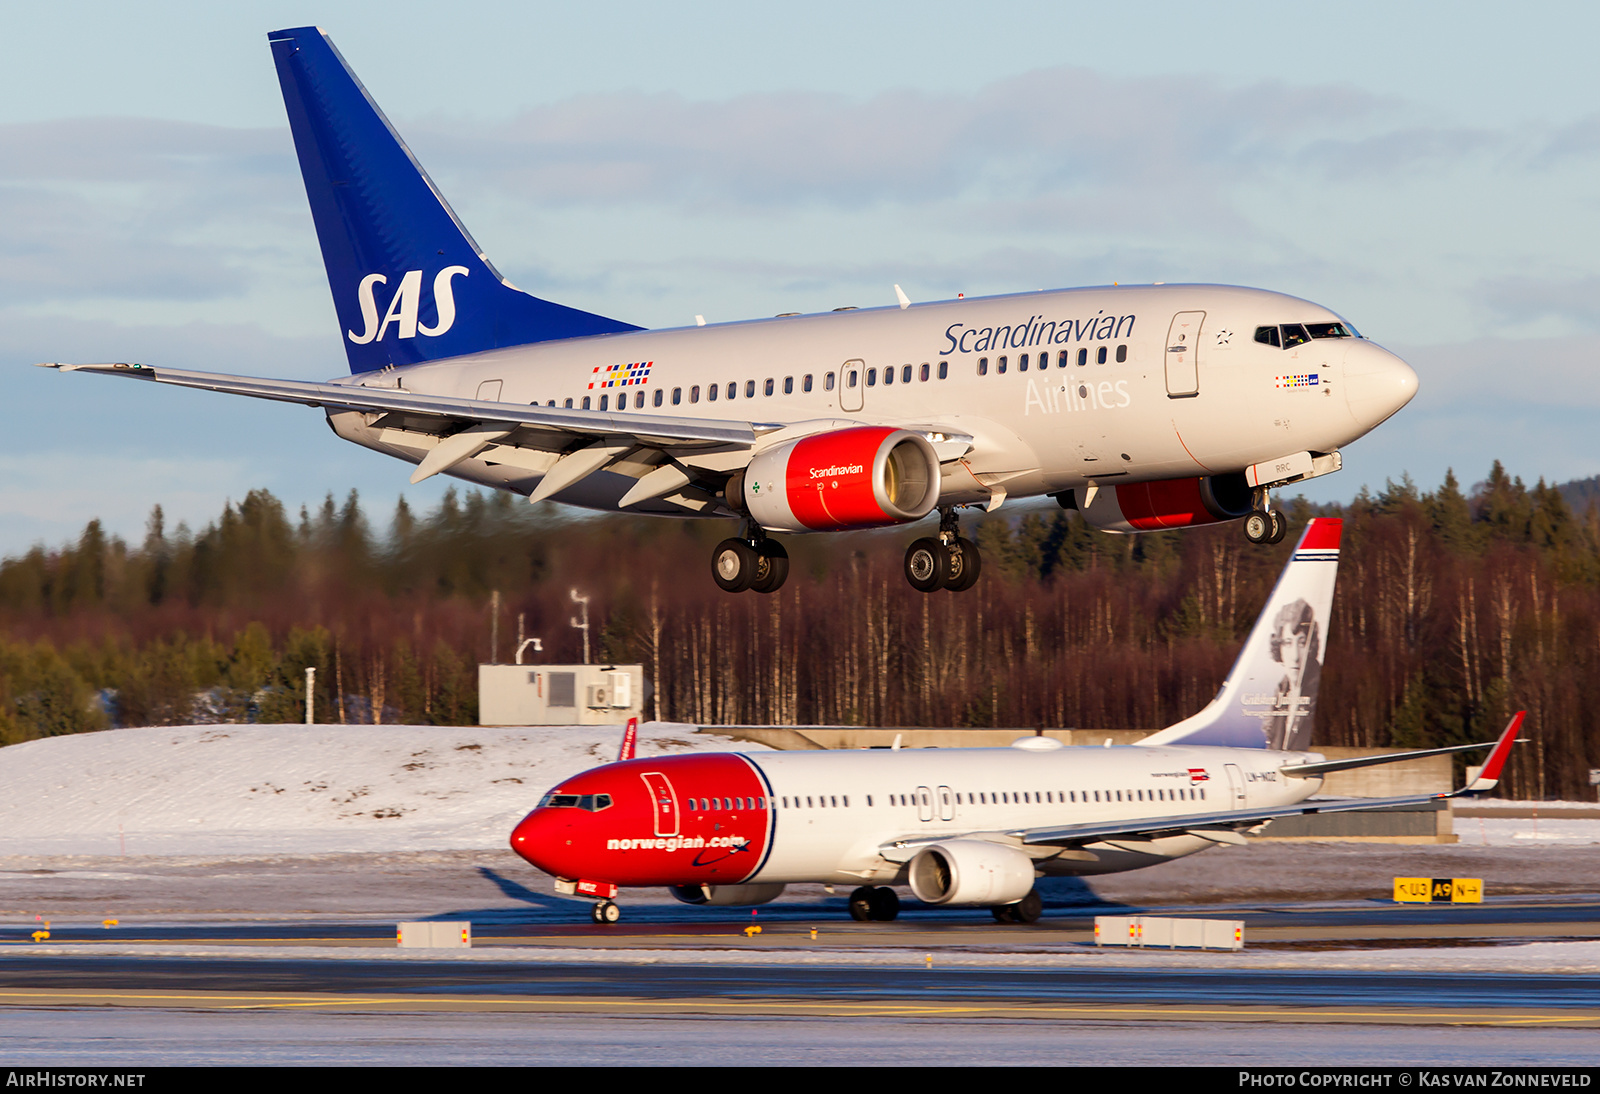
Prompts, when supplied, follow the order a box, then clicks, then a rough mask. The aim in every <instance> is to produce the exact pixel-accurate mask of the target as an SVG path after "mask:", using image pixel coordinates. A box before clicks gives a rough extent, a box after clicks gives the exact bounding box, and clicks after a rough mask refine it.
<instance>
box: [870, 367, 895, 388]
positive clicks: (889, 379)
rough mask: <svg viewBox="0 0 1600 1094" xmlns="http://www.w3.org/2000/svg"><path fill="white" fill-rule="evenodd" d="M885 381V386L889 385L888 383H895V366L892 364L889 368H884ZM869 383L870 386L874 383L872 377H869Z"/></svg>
mask: <svg viewBox="0 0 1600 1094" xmlns="http://www.w3.org/2000/svg"><path fill="white" fill-rule="evenodd" d="M883 383H884V386H885V387H887V386H888V385H890V384H892V383H894V366H893V365H890V366H889V367H888V368H886V369H884V370H883ZM867 384H868V386H870V385H871V384H872V380H871V378H870V377H869V378H868V379H867Z"/></svg>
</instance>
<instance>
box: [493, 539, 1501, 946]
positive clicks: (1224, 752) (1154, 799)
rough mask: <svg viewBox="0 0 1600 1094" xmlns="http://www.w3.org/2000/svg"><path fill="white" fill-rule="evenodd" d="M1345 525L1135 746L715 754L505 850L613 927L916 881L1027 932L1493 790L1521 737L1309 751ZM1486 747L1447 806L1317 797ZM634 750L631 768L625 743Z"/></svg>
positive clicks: (581, 789) (561, 797)
mask: <svg viewBox="0 0 1600 1094" xmlns="http://www.w3.org/2000/svg"><path fill="white" fill-rule="evenodd" d="M1339 532H1340V522H1339V521H1337V520H1314V521H1312V522H1311V524H1310V526H1309V527H1307V528H1306V530H1305V534H1304V535H1303V536H1301V538H1300V542H1299V545H1298V546H1297V547H1296V548H1295V551H1294V555H1293V558H1292V559H1291V561H1290V562H1289V564H1288V566H1287V567H1286V568H1285V569H1284V572H1283V576H1282V578H1280V579H1279V581H1278V584H1277V587H1276V588H1275V589H1274V590H1273V592H1272V595H1271V596H1270V597H1269V598H1268V600H1267V604H1266V607H1265V608H1264V609H1262V612H1261V616H1260V618H1259V619H1257V620H1256V625H1255V627H1254V629H1253V630H1251V632H1250V636H1249V638H1247V639H1246V640H1245V644H1244V647H1243V649H1241V650H1240V652H1239V658H1238V660H1237V661H1236V662H1235V663H1234V666H1233V668H1232V669H1231V670H1230V671H1229V673H1228V677H1227V680H1226V681H1225V682H1224V683H1223V685H1222V689H1221V691H1219V692H1218V693H1217V696H1216V698H1215V699H1213V700H1212V701H1211V703H1210V705H1209V706H1207V707H1206V708H1205V709H1204V710H1202V711H1200V713H1198V714H1196V715H1194V716H1193V717H1190V718H1186V719H1184V720H1183V721H1181V722H1178V723H1177V724H1175V725H1173V726H1170V727H1169V728H1167V729H1164V730H1162V731H1161V732H1159V733H1156V734H1154V735H1153V736H1150V737H1146V738H1145V739H1144V740H1142V741H1140V742H1138V743H1137V744H1134V745H1129V746H1125V747H1121V748H1112V747H1110V743H1109V742H1107V747H1105V748H1083V747H1074V748H1068V747H1065V746H1063V745H1062V744H1061V743H1060V742H1058V741H1055V740H1053V739H1051V738H1049V737H1043V736H1039V737H1024V738H1022V739H1021V740H1018V741H1016V742H1015V743H1014V744H1012V745H1011V747H1009V748H961V749H953V748H927V749H896V750H859V751H829V752H760V753H731V752H729V753H711V754H700V755H693V756H664V757H655V758H653V759H644V760H640V759H631V758H626V759H624V760H623V761H621V762H618V763H612V764H607V765H606V766H604V767H598V768H595V769H594V770H592V771H587V772H584V773H583V774H581V775H576V776H574V777H573V778H570V779H566V780H564V781H563V782H562V783H561V784H560V785H559V786H557V787H555V789H553V790H551V791H550V792H549V793H548V794H546V795H545V796H544V799H543V800H542V801H541V802H540V803H539V806H538V808H536V809H534V810H533V812H531V813H529V814H528V816H527V817H526V818H524V819H523V821H522V822H521V823H520V824H518V825H517V827H516V829H515V830H514V831H513V832H512V834H511V847H512V849H513V850H514V851H516V852H517V854H519V855H521V856H522V857H523V858H525V859H527V860H528V861H529V862H530V863H532V864H533V865H535V866H537V867H538V868H539V869H541V870H543V871H545V872H546V873H549V874H552V875H554V876H555V878H556V889H557V891H558V892H564V893H568V894H583V895H585V896H592V897H595V898H596V903H595V905H594V910H593V917H594V920H595V922H597V923H614V922H616V921H617V919H618V918H619V917H620V915H621V912H620V910H619V909H618V907H617V904H616V902H615V899H614V898H615V897H616V895H617V890H618V887H621V886H666V887H668V888H670V890H671V892H672V895H673V896H675V897H677V898H678V899H679V900H681V901H683V902H685V903H687V904H720V905H732V904H764V903H766V902H767V901H770V900H775V899H776V898H777V897H778V896H779V895H780V894H781V893H782V892H783V890H784V886H785V885H789V884H793V883H796V882H822V883H826V884H834V885H840V884H843V885H854V886H856V887H857V888H856V889H855V890H854V891H853V893H852V894H851V896H850V914H851V915H852V916H853V917H854V918H856V919H858V920H868V919H893V918H895V916H896V915H898V914H899V908H900V898H899V895H898V894H897V893H896V892H895V890H894V889H893V888H891V886H894V885H909V886H910V888H911V892H912V893H913V894H915V895H916V897H917V898H918V899H919V900H921V901H924V902H925V903H928V904H932V905H942V906H948V907H962V906H966V907H973V906H977V907H989V908H991V909H992V910H993V912H994V915H995V918H996V919H998V920H1000V921H1002V922H1033V921H1034V920H1036V919H1038V918H1039V915H1040V911H1041V907H1042V905H1041V901H1040V898H1039V894H1038V892H1037V891H1036V890H1035V889H1034V879H1035V878H1038V877H1051V876H1063V875H1087V874H1105V873H1115V872H1118V871H1122V870H1135V869H1138V868H1140V867H1144V866H1153V865H1155V864H1157V863H1161V862H1166V861H1168V860H1170V859H1174V858H1179V857H1181V856H1184V855H1192V854H1194V853H1195V852H1196V851H1202V850H1204V849H1206V848H1208V847H1214V846H1216V845H1217V844H1219V843H1243V842H1244V837H1243V836H1242V835H1241V832H1243V831H1246V830H1249V829H1252V828H1256V827H1259V826H1260V825H1262V824H1263V823H1265V822H1268V821H1270V820H1272V819H1273V818H1274V817H1288V816H1295V815H1298V814H1304V813H1333V812H1345V811H1351V810H1365V809H1383V808H1389V807H1394V806H1401V805H1412V804H1420V803H1423V802H1430V801H1434V800H1437V799H1440V798H1452V797H1457V796H1460V795H1463V794H1481V793H1483V792H1484V791H1486V790H1489V789H1491V788H1492V787H1493V786H1494V785H1495V783H1496V781H1497V780H1498V779H1499V777H1500V771H1501V768H1502V767H1503V766H1504V764H1505V761H1506V756H1507V754H1508V753H1509V752H1510V750H1511V745H1512V744H1513V743H1514V741H1515V740H1516V736H1517V731H1518V730H1519V728H1520V727H1521V725H1522V718H1523V716H1522V714H1521V713H1519V714H1517V715H1516V716H1515V717H1514V718H1512V719H1511V723H1510V725H1508V726H1507V727H1506V730H1505V732H1504V733H1503V734H1501V736H1500V738H1499V740H1498V741H1495V742H1491V743H1486V744H1478V745H1464V746H1459V747H1455V748H1437V749H1429V750H1426V751H1421V752H1406V753H1397V754H1391V755H1387V756H1375V757H1363V758H1359V759H1350V760H1326V759H1324V758H1323V757H1322V756H1320V755H1318V754H1316V753H1313V752H1308V751H1306V749H1307V747H1308V746H1309V745H1310V736H1311V723H1312V716H1313V714H1314V713H1315V707H1316V698H1317V684H1318V682H1319V681H1320V679H1321V675H1322V664H1323V656H1324V654H1325V652H1326V650H1327V625H1328V617H1329V612H1330V610H1331V608H1332V604H1333V582H1334V574H1335V571H1336V570H1337V568H1338V559H1339ZM1491 745H1492V749H1493V750H1492V751H1491V753H1490V754H1489V757H1488V759H1487V760H1486V761H1485V762H1484V765H1483V769H1482V772H1481V773H1480V774H1479V775H1478V776H1477V777H1476V778H1475V779H1473V781H1472V782H1470V783H1469V784H1468V785H1467V786H1465V787H1463V788H1462V789H1460V790H1457V791H1454V792H1452V793H1443V794H1431V795H1420V796H1414V797H1402V798H1353V799H1343V800H1326V801H1307V800H1306V799H1308V798H1310V796H1311V795H1312V794H1314V793H1316V792H1317V791H1318V790H1319V789H1320V788H1321V786H1322V776H1323V775H1324V774H1326V773H1327V772H1330V771H1341V770H1344V769H1347V768H1355V767H1365V766H1370V765H1373V764H1385V763H1394V762H1397V761H1400V760H1409V759H1415V758H1416V757H1419V756H1434V755H1440V754H1443V753H1450V752H1461V751H1466V750H1468V749H1475V748H1489V747H1491ZM622 755H623V756H624V757H631V756H632V755H633V750H632V745H631V742H629V743H625V744H624V747H623V752H622Z"/></svg>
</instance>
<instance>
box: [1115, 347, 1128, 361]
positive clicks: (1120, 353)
mask: <svg viewBox="0 0 1600 1094" xmlns="http://www.w3.org/2000/svg"><path fill="white" fill-rule="evenodd" d="M1127 359H1128V347H1127V346H1118V347H1117V364H1119V365H1120V364H1122V363H1123V362H1124V361H1126V360H1127Z"/></svg>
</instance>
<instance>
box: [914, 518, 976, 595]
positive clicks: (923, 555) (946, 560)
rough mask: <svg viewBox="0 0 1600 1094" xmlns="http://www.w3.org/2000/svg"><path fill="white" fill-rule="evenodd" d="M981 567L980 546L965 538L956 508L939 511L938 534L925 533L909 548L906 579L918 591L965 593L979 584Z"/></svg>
mask: <svg viewBox="0 0 1600 1094" xmlns="http://www.w3.org/2000/svg"><path fill="white" fill-rule="evenodd" d="M982 566H983V563H982V560H981V559H979V557H978V545H977V544H976V543H973V542H972V541H971V540H970V539H965V538H963V537H962V535H961V530H960V528H959V527H958V526H957V524H956V514H955V510H954V509H949V508H946V509H940V510H939V534H938V535H937V536H925V537H923V538H922V539H919V540H916V541H914V542H913V543H912V544H911V546H910V547H908V548H906V558H905V572H906V580H907V581H908V582H910V583H911V587H912V588H913V589H916V590H917V591H918V592H923V593H932V592H937V591H939V590H940V589H948V590H949V591H950V592H953V593H960V592H965V591H966V590H968V589H970V588H972V586H973V585H975V584H977V582H978V574H979V572H980V570H981V569H982Z"/></svg>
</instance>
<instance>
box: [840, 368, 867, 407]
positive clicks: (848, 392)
mask: <svg viewBox="0 0 1600 1094" xmlns="http://www.w3.org/2000/svg"><path fill="white" fill-rule="evenodd" d="M866 395H867V363H866V362H865V361H862V360H859V359H857V360H853V361H846V362H845V363H844V367H843V368H841V369H840V370H839V409H840V410H849V411H856V410H860V409H861V407H862V405H863V404H864V403H865V401H866Z"/></svg>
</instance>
